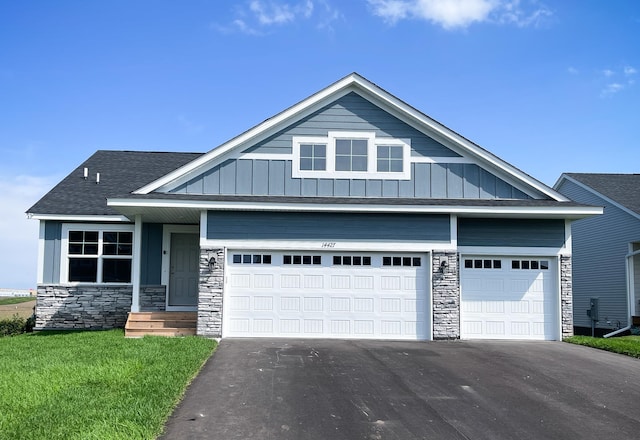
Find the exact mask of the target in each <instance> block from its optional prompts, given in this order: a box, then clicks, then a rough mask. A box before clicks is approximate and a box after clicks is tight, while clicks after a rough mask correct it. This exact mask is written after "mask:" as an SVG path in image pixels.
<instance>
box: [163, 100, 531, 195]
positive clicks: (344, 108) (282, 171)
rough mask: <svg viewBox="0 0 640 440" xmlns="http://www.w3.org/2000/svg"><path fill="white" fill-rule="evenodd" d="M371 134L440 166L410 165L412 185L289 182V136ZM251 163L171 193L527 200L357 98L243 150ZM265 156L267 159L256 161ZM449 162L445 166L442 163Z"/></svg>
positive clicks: (228, 166)
mask: <svg viewBox="0 0 640 440" xmlns="http://www.w3.org/2000/svg"><path fill="white" fill-rule="evenodd" d="M337 130H346V131H369V132H372V131H373V132H375V133H376V138H385V137H386V138H398V139H410V141H411V156H412V157H439V158H444V159H442V160H444V162H442V163H411V164H407V166H410V167H411V179H410V180H387V179H385V180H380V179H327V178H324V179H314V178H311V179H309V178H295V179H294V178H293V177H292V160H287V159H286V158H285V159H283V158H278V159H273V158H269V156H268V155H269V154H289V155H292V151H293V149H292V137H293V136H327V135H328V132H329V131H337ZM243 153H252V154H253V157H252V159H242V158H240V159H229V160H227V161H225V162H223V163H221V164H218V165H216V166H215V167H213V168H212V169H210V170H208V171H205V172H204V173H202V174H201V175H199V176H197V177H194V178H193V179H191V180H190V181H189V182H186V183H184V184H182V185H180V186H178V187H177V188H175V189H173V190H172V191H171V192H172V193H178V194H212V195H252V196H304V197H400V198H442V199H457V198H468V199H527V198H530V197H528V196H527V195H526V194H524V193H523V192H522V191H520V190H519V189H517V188H515V187H513V186H512V185H510V184H509V183H507V182H505V181H504V180H502V179H501V178H499V177H497V176H496V175H494V174H493V173H491V172H489V171H487V170H485V169H482V168H480V167H479V166H478V165H476V164H470V163H453V162H454V160H455V159H459V158H460V155H459V154H457V153H455V152H454V151H452V150H450V149H449V148H447V147H445V146H444V145H442V144H440V143H439V142H437V141H435V140H434V139H432V138H430V137H429V136H426V135H425V134H423V133H421V132H419V131H418V130H416V129H415V128H413V127H411V126H409V125H408V124H406V123H404V122H402V121H400V120H399V119H398V118H396V117H395V116H393V115H390V114H389V113H387V112H385V111H384V110H382V109H380V108H379V107H377V106H375V105H374V104H372V103H371V102H369V101H367V100H365V99H364V98H362V97H360V96H359V95H357V94H355V93H350V94H348V95H346V96H344V97H342V98H340V99H338V100H336V101H335V102H333V103H332V104H330V105H328V106H326V107H324V108H322V109H320V110H318V111H316V112H315V113H313V114H312V115H310V116H308V117H306V118H303V119H302V120H300V121H298V122H297V123H295V124H293V125H291V126H289V127H287V128H285V129H283V130H282V131H280V132H279V133H277V134H275V135H273V136H271V137H270V138H268V139H266V140H264V141H262V142H260V143H259V144H258V145H254V146H252V147H250V148H247V149H245V150H244V151H243ZM260 154H264V155H265V159H260V158H256V155H260ZM448 157H450V158H452V163H447V162H446V160H447V159H446V158H448Z"/></svg>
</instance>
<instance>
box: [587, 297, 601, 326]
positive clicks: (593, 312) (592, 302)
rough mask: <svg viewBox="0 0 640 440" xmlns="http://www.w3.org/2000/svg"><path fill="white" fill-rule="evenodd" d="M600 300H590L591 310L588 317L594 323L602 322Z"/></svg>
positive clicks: (588, 310)
mask: <svg viewBox="0 0 640 440" xmlns="http://www.w3.org/2000/svg"><path fill="white" fill-rule="evenodd" d="M598 299H599V298H589V308H588V309H587V316H588V317H589V318H591V320H592V321H594V322H595V321H599V320H600V318H598Z"/></svg>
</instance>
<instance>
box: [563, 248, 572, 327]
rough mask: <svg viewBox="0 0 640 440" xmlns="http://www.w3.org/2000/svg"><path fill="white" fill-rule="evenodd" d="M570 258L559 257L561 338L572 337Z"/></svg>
mask: <svg viewBox="0 0 640 440" xmlns="http://www.w3.org/2000/svg"><path fill="white" fill-rule="evenodd" d="M571 266H572V263H571V256H568V255H561V256H560V307H561V311H560V313H561V316H562V337H563V338H566V337H569V336H573V280H572V275H571Z"/></svg>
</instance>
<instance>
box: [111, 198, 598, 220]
mask: <svg viewBox="0 0 640 440" xmlns="http://www.w3.org/2000/svg"><path fill="white" fill-rule="evenodd" d="M107 205H108V206H112V207H123V208H124V207H139V208H183V209H219V210H237V211H308V212H321V211H327V212H395V213H397V212H403V213H412V212H413V213H438V214H462V215H464V214H469V215H471V214H475V215H478V214H486V215H488V216H491V217H496V216H502V215H533V216H536V215H537V216H546V215H551V216H557V217H559V218H560V217H572V216H577V217H585V216H591V215H597V214H601V213H602V208H599V207H591V206H588V207H566V208H565V207H539V206H534V207H510V206H504V207H502V206H456V205H443V206H433V205H427V206H424V205H403V206H398V205H365V204H363V205H355V204H354V205H338V204H318V203H281V202H280V203H270V202H265V203H255V202H221V201H185V200H135V199H108V200H107Z"/></svg>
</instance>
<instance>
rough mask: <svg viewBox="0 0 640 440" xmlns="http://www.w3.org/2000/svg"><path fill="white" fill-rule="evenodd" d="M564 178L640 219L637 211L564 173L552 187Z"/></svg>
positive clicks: (560, 183)
mask: <svg viewBox="0 0 640 440" xmlns="http://www.w3.org/2000/svg"><path fill="white" fill-rule="evenodd" d="M564 180H566V181H568V182H571V183H574V184H576V185H578V186H579V187H580V188H582V189H584V190H585V191H588V192H590V193H591V194H593V195H595V196H596V197H599V198H601V199H602V200H604V201H605V202H607V203H610V204H612V205H613V206H615V207H616V208H618V209H620V210H622V211H624V212H626V213H627V214H629V215H631V216H633V217H635V218H637V219H638V220H640V214H638V213H637V212H634V211H632V210H631V209H629V208H627V207H626V206H624V205H621V204H620V203H618V202H616V201H615V200H613V199H610V198H609V197H607V196H605V195H604V194H601V193H599V192H598V191H596V190H595V189H593V188H591V187H590V186H589V185H586V184H584V183H582V182H580V181H578V180H576V179H574V178H573V177H570V176H567V175H566V174H563V175H561V176H560V178H559V179H558V181H557V182H556V184H555V185H554V186H553V188H554V189H557V188H559V187H560V185H562V181H564Z"/></svg>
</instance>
